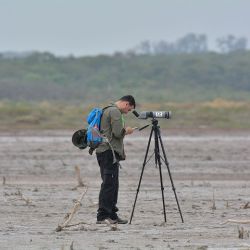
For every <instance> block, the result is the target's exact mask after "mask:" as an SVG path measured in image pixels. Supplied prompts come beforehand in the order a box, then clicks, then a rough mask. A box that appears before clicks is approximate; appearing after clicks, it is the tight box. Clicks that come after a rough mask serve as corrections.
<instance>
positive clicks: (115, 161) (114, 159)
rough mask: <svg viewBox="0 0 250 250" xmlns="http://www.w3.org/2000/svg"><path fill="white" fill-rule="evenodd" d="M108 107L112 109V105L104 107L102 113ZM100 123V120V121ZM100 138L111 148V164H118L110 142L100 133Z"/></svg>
mask: <svg viewBox="0 0 250 250" xmlns="http://www.w3.org/2000/svg"><path fill="white" fill-rule="evenodd" d="M109 107H114V105H108V106H106V107H104V108H103V109H102V111H104V110H105V109H107V108H109ZM101 121H102V120H101ZM100 127H101V122H100ZM100 136H101V137H102V138H103V139H104V140H105V142H106V143H108V145H109V147H110V148H111V151H112V155H113V164H115V163H118V161H117V159H116V156H115V151H114V148H113V146H112V145H111V143H110V141H109V140H108V138H107V137H106V136H103V135H101V133H100Z"/></svg>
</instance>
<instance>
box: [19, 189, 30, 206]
mask: <svg viewBox="0 0 250 250" xmlns="http://www.w3.org/2000/svg"><path fill="white" fill-rule="evenodd" d="M17 195H18V196H20V198H21V200H23V201H24V202H25V203H26V205H30V204H31V200H30V199H28V198H27V197H25V196H24V195H23V194H22V192H21V191H20V190H18V192H17Z"/></svg>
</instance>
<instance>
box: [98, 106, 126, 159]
mask: <svg viewBox="0 0 250 250" xmlns="http://www.w3.org/2000/svg"><path fill="white" fill-rule="evenodd" d="M100 130H101V133H102V134H103V135H104V136H105V137H106V138H107V139H108V140H109V142H110V144H111V145H112V147H113V149H114V151H115V152H116V153H118V154H119V156H120V157H119V158H120V159H119V160H125V158H126V156H125V152H124V144H123V138H124V136H125V132H126V130H125V124H124V120H123V115H122V113H121V111H120V110H119V109H118V108H117V107H116V105H115V104H113V103H111V104H110V105H109V106H108V107H107V108H105V109H104V112H103V115H102V119H101V129H100ZM110 149H111V148H110V145H109V144H108V143H105V142H104V143H102V144H100V145H99V146H98V148H97V149H96V153H102V152H104V151H106V150H110Z"/></svg>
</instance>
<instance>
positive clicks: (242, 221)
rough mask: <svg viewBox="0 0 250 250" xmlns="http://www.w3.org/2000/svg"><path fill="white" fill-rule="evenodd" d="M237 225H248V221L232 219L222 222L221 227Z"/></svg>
mask: <svg viewBox="0 0 250 250" xmlns="http://www.w3.org/2000/svg"><path fill="white" fill-rule="evenodd" d="M230 222H231V223H238V224H250V220H234V219H228V220H227V221H225V222H222V223H221V225H223V224H226V223H230Z"/></svg>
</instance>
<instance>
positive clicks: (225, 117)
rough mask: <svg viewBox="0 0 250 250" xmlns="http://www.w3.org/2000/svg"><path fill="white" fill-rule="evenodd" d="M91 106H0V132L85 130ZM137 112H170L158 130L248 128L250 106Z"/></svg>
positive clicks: (131, 120)
mask: <svg viewBox="0 0 250 250" xmlns="http://www.w3.org/2000/svg"><path fill="white" fill-rule="evenodd" d="M94 106H96V103H95V104H89V105H80V104H79V105H77V104H67V103H62V102H47V101H46V102H23V101H20V102H11V101H1V102H0V119H1V123H0V129H1V130H9V129H71V130H76V129H78V128H82V127H86V121H85V119H86V116H87V113H88V112H89V111H90V109H91V108H92V107H94ZM138 109H139V110H141V111H142V110H171V111H172V113H173V115H172V119H170V120H165V119H164V120H160V125H161V127H162V128H180V129H185V128H193V129H197V128H207V129H211V128H235V129H249V128H250V120H249V114H250V103H249V102H232V101H231V102H229V101H226V100H222V99H217V100H214V101H212V102H202V103H161V104H159V103H157V104H152V103H151V104H149V103H147V104H141V105H140V106H139V107H138ZM149 122H150V120H146V121H145V120H138V119H136V118H135V117H134V116H133V115H132V114H129V115H128V117H127V124H129V125H131V126H139V127H141V126H143V125H145V124H147V123H149Z"/></svg>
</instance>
